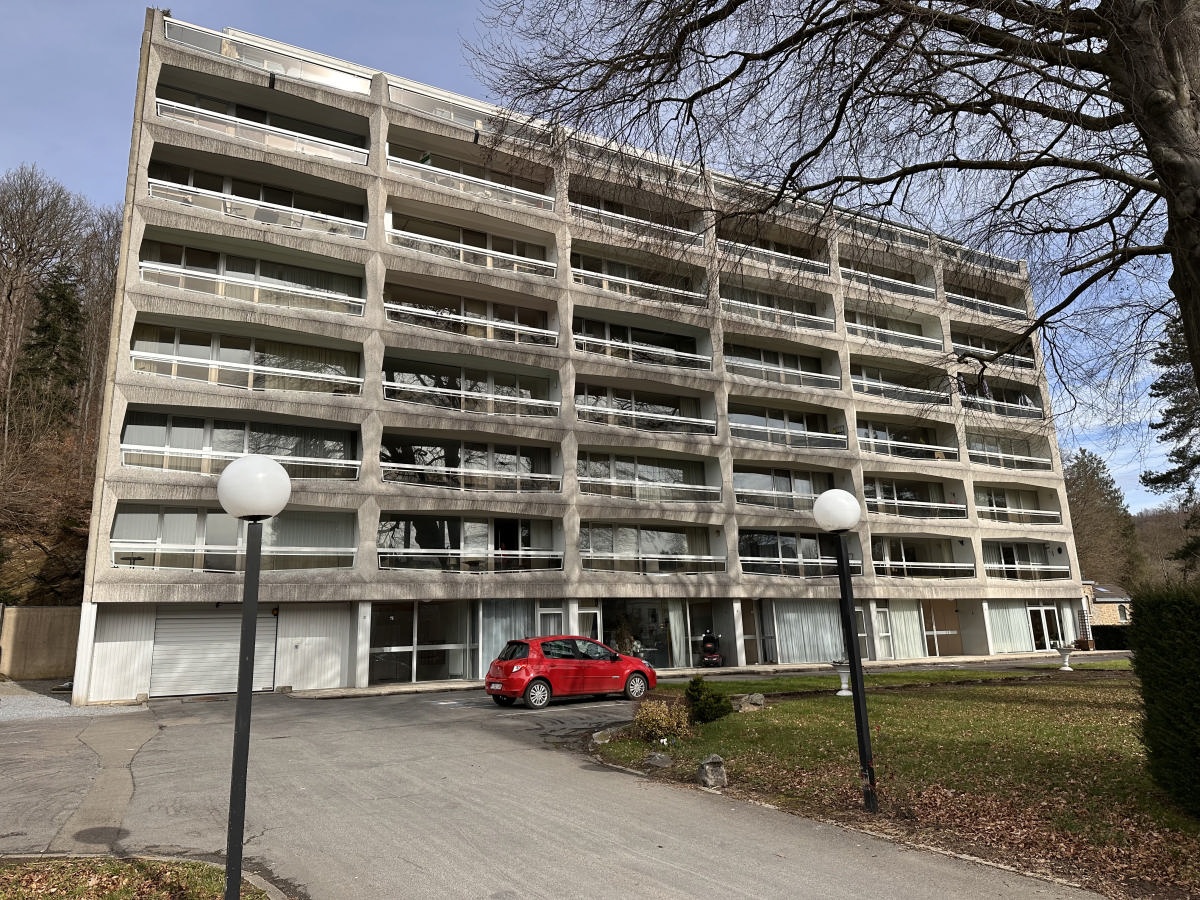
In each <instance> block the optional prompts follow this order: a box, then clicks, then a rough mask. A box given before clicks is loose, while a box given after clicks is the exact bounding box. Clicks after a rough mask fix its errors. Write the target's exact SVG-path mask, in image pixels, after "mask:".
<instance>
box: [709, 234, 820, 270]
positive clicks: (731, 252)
mask: <svg viewBox="0 0 1200 900" xmlns="http://www.w3.org/2000/svg"><path fill="white" fill-rule="evenodd" d="M717 246H718V247H720V248H721V252H722V253H724V254H725V256H726V258H727V259H730V260H744V259H749V260H753V261H754V262H756V263H762V264H763V265H764V266H771V267H773V268H774V267H779V268H785V269H798V270H800V271H801V272H814V273H816V274H817V275H828V274H829V263H824V262H820V261H819V260H815V259H808V258H807V257H804V256H793V255H792V254H790V253H778V252H776V251H775V250H767V249H766V248H765V247H752V246H751V245H749V244H739V243H738V242H736V241H726V240H719V241H717Z"/></svg>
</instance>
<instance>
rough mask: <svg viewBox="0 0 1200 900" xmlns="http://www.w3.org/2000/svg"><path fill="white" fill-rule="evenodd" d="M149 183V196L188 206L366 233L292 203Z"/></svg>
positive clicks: (299, 226)
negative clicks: (290, 204) (249, 198)
mask: <svg viewBox="0 0 1200 900" xmlns="http://www.w3.org/2000/svg"><path fill="white" fill-rule="evenodd" d="M149 187H150V196H151V197H155V198H157V199H159V200H170V201H171V202H173V203H179V204H181V205H183V206H187V207H188V208H190V209H205V210H208V211H210V212H215V213H217V214H218V215H222V216H226V217H228V218H230V219H238V220H241V221H252V222H258V223H259V224H261V225H277V226H279V227H281V228H290V229H293V230H296V231H312V232H316V233H318V234H332V235H341V236H343V237H348V238H358V239H363V238H365V237H366V236H367V226H366V225H364V224H363V223H362V222H355V221H354V220H353V219H343V218H341V217H340V216H327V215H323V214H322V213H314V212H306V211H304V210H302V209H296V208H295V207H293V206H281V205H280V204H278V203H266V202H263V201H261V200H247V199H246V198H245V197H237V196H234V195H232V194H223V193H221V192H220V191H206V190H203V189H201V188H194V187H188V186H187V185H183V184H175V183H174V182H170V181H160V180H159V179H157V178H151V179H150V181H149Z"/></svg>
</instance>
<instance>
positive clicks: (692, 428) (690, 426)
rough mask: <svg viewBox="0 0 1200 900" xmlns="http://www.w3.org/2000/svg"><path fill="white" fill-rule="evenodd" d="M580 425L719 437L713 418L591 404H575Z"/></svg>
mask: <svg viewBox="0 0 1200 900" xmlns="http://www.w3.org/2000/svg"><path fill="white" fill-rule="evenodd" d="M575 412H576V414H577V415H578V416H579V421H581V422H592V423H594V424H597V425H612V426H615V427H617V428H638V429H641V430H643V431H656V432H667V433H671V434H716V433H717V423H716V421H715V420H714V419H699V418H693V417H691V416H680V415H672V414H669V413H654V412H645V411H642V410H636V409H614V408H613V407H611V406H596V405H592V404H586V403H584V404H580V403H577V404H576V405H575Z"/></svg>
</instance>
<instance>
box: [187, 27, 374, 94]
mask: <svg viewBox="0 0 1200 900" xmlns="http://www.w3.org/2000/svg"><path fill="white" fill-rule="evenodd" d="M164 24H165V25H166V35H167V40H169V41H174V42H175V43H177V44H183V45H184V46H185V47H192V48H193V49H196V50H203V51H204V52H205V53H211V54H214V55H215V56H222V57H224V58H226V59H228V60H231V61H233V62H239V63H242V64H243V65H247V66H253V67H254V68H256V69H263V70H264V71H267V72H273V73H276V74H279V75H284V76H286V77H288V78H295V79H297V80H299V81H308V82H311V83H313V84H319V85H321V86H322V87H330V88H336V89H337V90H339V91H350V92H352V93H355V94H367V95H369V94H370V93H371V79H370V78H369V77H367V76H366V75H362V74H360V73H357V72H351V71H348V70H346V69H343V68H339V67H336V66H332V65H329V64H328V63H318V62H314V61H313V60H311V59H305V58H304V57H303V56H298V55H295V54H291V53H285V52H283V51H281V50H278V49H275V48H270V49H268V48H266V47H262V46H260V45H258V44H256V43H253V42H252V41H249V40H247V39H245V38H235V37H232V36H230V35H228V34H222V33H221V32H219V31H210V30H209V29H207V28H199V27H197V26H195V25H188V24H186V23H184V22H176V21H175V20H173V19H167V20H166V21H165V22H164Z"/></svg>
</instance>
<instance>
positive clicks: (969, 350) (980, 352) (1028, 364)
mask: <svg viewBox="0 0 1200 900" xmlns="http://www.w3.org/2000/svg"><path fill="white" fill-rule="evenodd" d="M953 346H954V352H955V353H959V354H965V355H967V356H991V354H992V353H993V352H995V351H992V350H988V349H986V348H984V347H972V346H971V345H970V344H958V343H956V344H954V345H953ZM995 362H997V363H999V364H1000V365H1002V366H1012V367H1013V368H1015V369H1032V368H1034V365H1035V364H1034V361H1033V358H1032V357H1030V356H1019V355H1017V354H1016V353H1002V354H1000V355H999V356H997V357H996V359H995Z"/></svg>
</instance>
